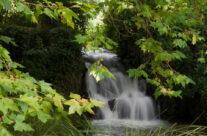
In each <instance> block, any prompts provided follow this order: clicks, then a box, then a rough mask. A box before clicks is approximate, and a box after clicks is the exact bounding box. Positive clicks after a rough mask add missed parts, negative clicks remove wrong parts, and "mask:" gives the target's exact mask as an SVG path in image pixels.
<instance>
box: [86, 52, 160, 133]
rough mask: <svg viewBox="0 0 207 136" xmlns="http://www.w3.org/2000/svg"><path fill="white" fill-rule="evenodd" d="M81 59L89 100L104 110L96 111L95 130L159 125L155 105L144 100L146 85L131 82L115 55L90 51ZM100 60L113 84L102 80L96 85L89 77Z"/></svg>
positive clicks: (137, 81) (150, 99)
mask: <svg viewBox="0 0 207 136" xmlns="http://www.w3.org/2000/svg"><path fill="white" fill-rule="evenodd" d="M84 58H85V65H86V68H87V69H88V71H87V73H86V78H85V81H86V90H87V92H88V94H89V97H90V98H94V99H97V100H100V101H103V102H105V105H104V108H100V109H97V110H96V119H95V120H94V121H93V124H94V125H95V126H99V127H103V128H107V127H109V126H110V127H113V128H120V127H125V128H126V127H129V128H136V127H144V128H151V127H154V126H158V125H160V120H159V119H157V113H158V112H157V111H158V110H157V108H156V105H155V102H154V100H153V99H152V98H151V97H149V96H146V84H145V81H144V80H137V79H130V78H129V77H128V75H127V73H126V72H125V69H124V67H123V66H122V64H121V63H120V62H119V58H118V57H117V55H116V54H114V53H112V52H110V51H107V50H105V49H102V53H100V52H99V51H95V52H92V51H89V52H87V53H85V55H84ZM101 58H102V59H103V60H104V61H103V62H102V63H103V65H104V66H106V67H107V68H108V69H109V70H110V72H112V73H113V74H114V76H115V78H116V80H114V79H109V78H105V79H103V80H101V81H99V82H98V83H97V82H96V81H95V79H94V77H92V76H89V72H90V71H89V69H90V66H91V65H92V64H93V63H94V62H96V61H98V60H99V59H101ZM113 130H115V129H113ZM118 131H119V130H118Z"/></svg>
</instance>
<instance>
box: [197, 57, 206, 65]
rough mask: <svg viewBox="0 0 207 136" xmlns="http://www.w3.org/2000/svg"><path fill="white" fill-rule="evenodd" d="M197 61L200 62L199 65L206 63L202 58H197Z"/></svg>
mask: <svg viewBox="0 0 207 136" xmlns="http://www.w3.org/2000/svg"><path fill="white" fill-rule="evenodd" d="M197 61H198V62H200V63H203V64H204V63H206V60H205V58H203V57H201V58H198V59H197Z"/></svg>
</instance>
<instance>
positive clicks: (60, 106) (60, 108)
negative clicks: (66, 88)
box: [53, 94, 64, 112]
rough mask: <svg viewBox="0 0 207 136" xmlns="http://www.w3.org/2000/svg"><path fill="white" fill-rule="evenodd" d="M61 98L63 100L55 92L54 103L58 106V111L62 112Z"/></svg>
mask: <svg viewBox="0 0 207 136" xmlns="http://www.w3.org/2000/svg"><path fill="white" fill-rule="evenodd" d="M62 100H64V98H63V97H62V96H61V95H59V94H55V96H54V97H53V101H54V104H55V106H56V107H57V108H58V111H59V112H63V104H62Z"/></svg>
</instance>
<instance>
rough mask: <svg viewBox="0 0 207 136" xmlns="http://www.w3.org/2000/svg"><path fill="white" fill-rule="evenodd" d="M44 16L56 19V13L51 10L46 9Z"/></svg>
mask: <svg viewBox="0 0 207 136" xmlns="http://www.w3.org/2000/svg"><path fill="white" fill-rule="evenodd" d="M44 14H45V15H47V16H48V17H50V18H52V19H56V17H55V16H54V12H53V11H52V10H50V9H49V8H45V9H44Z"/></svg>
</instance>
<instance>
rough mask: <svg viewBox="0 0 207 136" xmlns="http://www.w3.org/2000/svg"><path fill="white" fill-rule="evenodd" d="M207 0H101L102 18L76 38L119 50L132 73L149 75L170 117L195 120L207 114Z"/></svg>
mask: <svg viewBox="0 0 207 136" xmlns="http://www.w3.org/2000/svg"><path fill="white" fill-rule="evenodd" d="M206 3H207V1H206V0H198V1H193V0H156V1H155V0H143V1H137V0H113V1H112V0H106V1H104V2H99V3H98V6H99V7H100V12H102V13H103V22H102V24H99V25H95V27H93V28H91V27H89V28H88V31H87V33H86V35H82V36H79V37H76V38H78V41H81V42H82V43H84V44H85V47H86V48H90V49H94V48H95V49H96V48H97V47H105V48H107V49H109V50H112V51H114V52H116V53H117V54H118V55H119V56H120V58H121V60H122V61H123V63H124V65H125V66H126V68H127V69H129V70H128V73H129V76H130V77H132V78H133V77H135V78H140V77H141V78H145V79H146V81H147V82H148V86H150V87H148V88H149V89H148V93H149V94H154V96H155V98H160V99H159V100H160V103H161V108H162V109H164V110H163V111H165V108H167V109H168V112H167V113H164V114H165V116H166V117H167V118H169V117H174V116H176V117H178V118H183V119H185V118H188V119H189V121H192V120H193V119H195V118H196V117H197V116H199V115H200V114H201V113H202V115H203V116H202V118H201V120H203V119H205V120H206V114H207V112H206V111H207V108H206V92H207V84H206V74H207V73H206V58H207V56H206V50H207V48H206V43H205V42H206V25H207V23H206V9H207V7H206ZM89 35H90V37H89ZM99 35H101V36H104V38H102V37H101V38H99V37H100V36H99ZM93 36H95V38H91V37H93ZM109 39H110V40H109ZM108 41H112V42H108ZM105 43H107V44H105ZM115 43H118V46H117V44H115ZM154 90H155V91H154ZM163 96H168V97H170V98H173V99H168V98H165V97H163ZM180 98H183V99H182V100H181V99H180ZM169 103H171V105H172V107H171V108H169ZM192 106H193V107H194V108H193V109H192Z"/></svg>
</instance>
